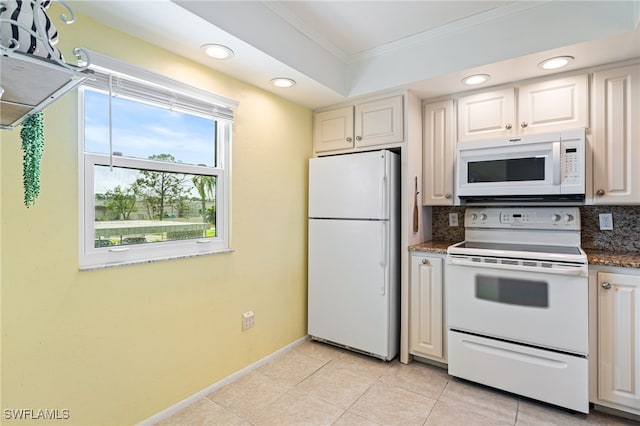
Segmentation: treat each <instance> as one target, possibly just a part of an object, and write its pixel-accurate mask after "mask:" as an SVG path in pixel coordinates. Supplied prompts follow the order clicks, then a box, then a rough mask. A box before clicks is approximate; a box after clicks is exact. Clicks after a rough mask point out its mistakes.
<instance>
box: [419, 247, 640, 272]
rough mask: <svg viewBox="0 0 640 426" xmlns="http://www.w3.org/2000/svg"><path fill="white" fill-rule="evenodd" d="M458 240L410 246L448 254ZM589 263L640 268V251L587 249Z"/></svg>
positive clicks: (425, 251) (424, 251) (425, 250)
mask: <svg viewBox="0 0 640 426" xmlns="http://www.w3.org/2000/svg"><path fill="white" fill-rule="evenodd" d="M453 244H456V242H445V241H425V242H424V243H420V244H416V245H413V246H410V247H409V251H411V252H422V253H439V254H446V253H447V247H449V246H450V245H453ZM585 252H586V253H587V258H588V259H589V265H601V266H616V267H622V268H640V253H616V252H610V251H600V250H585Z"/></svg>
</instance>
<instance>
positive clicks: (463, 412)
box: [157, 341, 638, 426]
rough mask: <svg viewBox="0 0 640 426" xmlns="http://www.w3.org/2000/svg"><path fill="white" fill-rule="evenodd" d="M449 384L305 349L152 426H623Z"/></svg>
mask: <svg viewBox="0 0 640 426" xmlns="http://www.w3.org/2000/svg"><path fill="white" fill-rule="evenodd" d="M628 424H636V425H637V424H638V423H634V422H631V421H628V420H625V419H622V418H619V417H613V416H608V415H605V414H601V413H595V412H594V413H591V414H589V415H583V414H572V413H569V412H567V411H565V410H562V409H559V408H556V407H553V406H550V405H547V404H542V403H538V402H535V401H532V400H530V399H526V398H521V397H518V396H516V395H512V394H509V393H505V392H500V391H497V390H493V389H491V388H487V387H484V386H481V385H477V384H474V383H470V382H467V381H463V380H459V379H454V378H452V377H451V376H449V375H448V374H447V372H446V370H444V369H442V368H438V367H435V366H431V365H427V364H424V363H420V362H413V363H411V364H409V365H405V364H401V363H400V362H398V361H397V360H395V361H392V362H383V361H379V360H376V359H373V358H370V357H366V356H363V355H359V354H356V353H353V352H349V351H345V350H342V349H339V348H335V347H333V346H329V345H325V344H323V343H318V342H314V341H307V342H304V343H302V344H300V345H298V346H296V347H295V348H293V349H292V350H290V351H288V352H286V353H284V354H283V355H280V356H279V357H278V358H276V359H274V360H272V361H270V362H269V363H267V364H265V365H263V366H261V367H259V368H257V369H255V370H253V371H252V372H250V373H248V374H246V375H245V376H242V377H241V378H239V379H237V380H235V381H233V382H232V383H230V384H228V385H226V386H224V387H222V388H220V389H218V390H216V391H215V392H213V393H211V394H209V395H207V396H206V397H205V398H203V399H201V400H200V401H198V402H196V403H194V404H193V405H191V406H189V407H187V408H185V409H184V410H182V411H180V412H178V413H176V414H175V415H173V416H172V417H170V418H168V419H166V420H163V421H162V422H160V423H157V425H243V426H247V425H256V426H261V425H268V426H276V425H277V426H280V425H282V426H286V425H403V426H404V425H428V426H431V425H434V426H435V425H446V426H456V425H462V426H475V425H517V426H521V425H522V426H524V425H628Z"/></svg>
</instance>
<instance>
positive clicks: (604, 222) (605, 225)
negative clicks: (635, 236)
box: [598, 213, 613, 231]
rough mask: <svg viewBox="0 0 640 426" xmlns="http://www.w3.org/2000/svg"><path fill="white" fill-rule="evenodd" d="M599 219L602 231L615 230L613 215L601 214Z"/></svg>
mask: <svg viewBox="0 0 640 426" xmlns="http://www.w3.org/2000/svg"><path fill="white" fill-rule="evenodd" d="M598 218H599V219H600V230H601V231H611V230H612V229H613V216H612V215H611V213H600V214H599V215H598Z"/></svg>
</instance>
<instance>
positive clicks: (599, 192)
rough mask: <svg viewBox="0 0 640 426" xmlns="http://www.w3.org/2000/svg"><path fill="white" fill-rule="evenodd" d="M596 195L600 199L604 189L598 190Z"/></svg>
mask: <svg viewBox="0 0 640 426" xmlns="http://www.w3.org/2000/svg"><path fill="white" fill-rule="evenodd" d="M596 195H597V196H598V197H602V196H603V195H604V189H598V190H597V191H596Z"/></svg>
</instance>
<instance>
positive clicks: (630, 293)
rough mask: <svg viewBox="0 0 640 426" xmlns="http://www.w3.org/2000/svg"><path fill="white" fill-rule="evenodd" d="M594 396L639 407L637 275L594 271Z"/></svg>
mask: <svg viewBox="0 0 640 426" xmlns="http://www.w3.org/2000/svg"><path fill="white" fill-rule="evenodd" d="M598 398H599V399H601V400H603V401H608V402H612V403H615V404H620V405H622V406H625V407H631V408H634V409H636V410H640V276H639V275H623V274H611V273H606V272H599V273H598Z"/></svg>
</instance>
